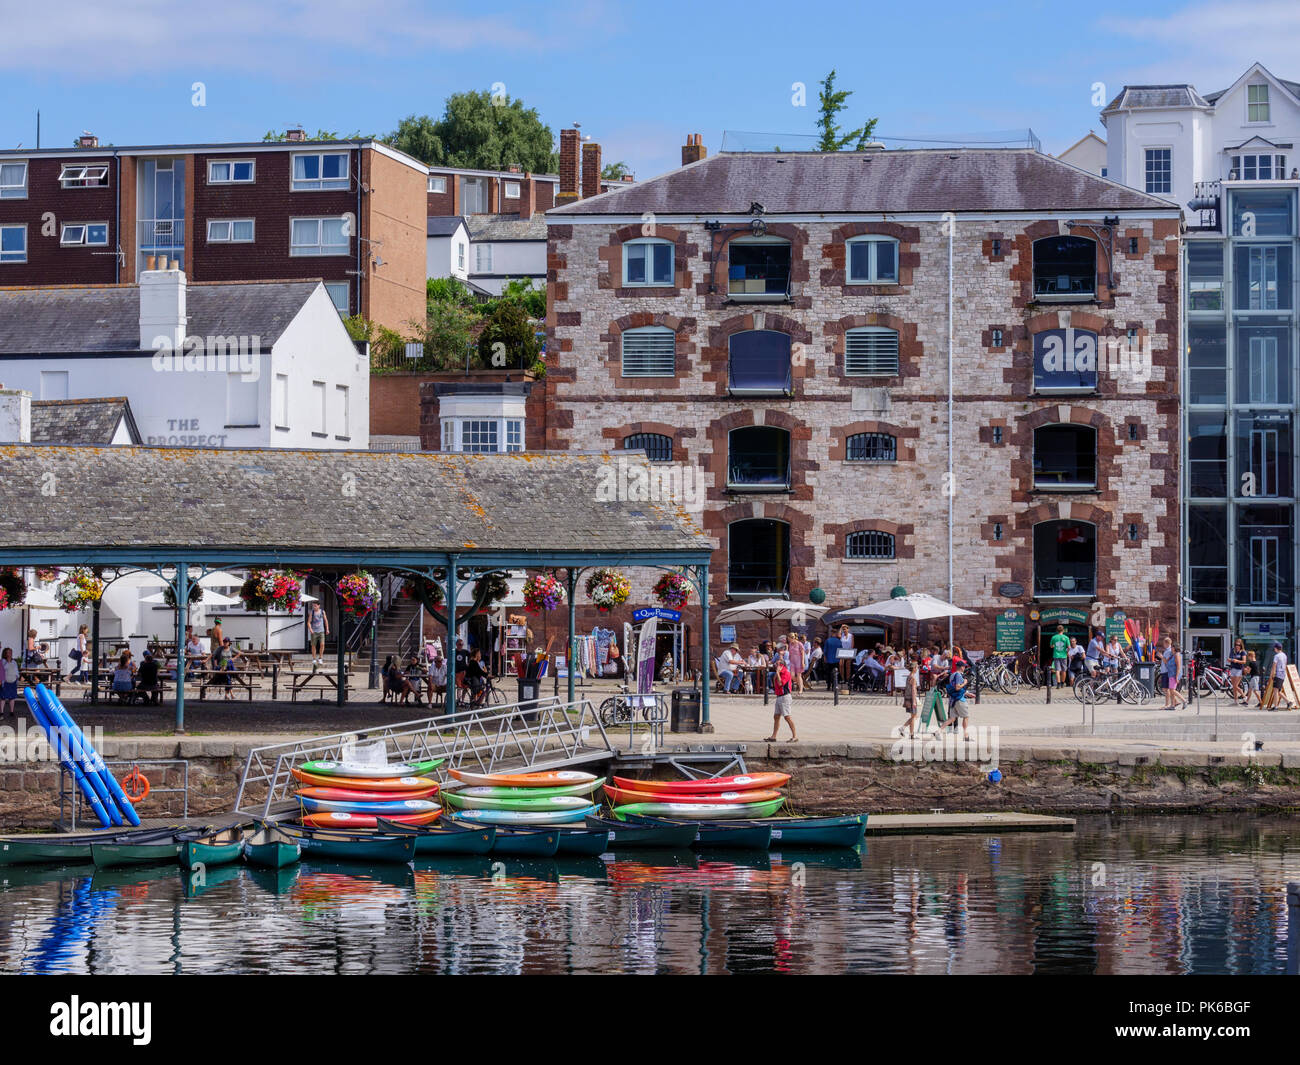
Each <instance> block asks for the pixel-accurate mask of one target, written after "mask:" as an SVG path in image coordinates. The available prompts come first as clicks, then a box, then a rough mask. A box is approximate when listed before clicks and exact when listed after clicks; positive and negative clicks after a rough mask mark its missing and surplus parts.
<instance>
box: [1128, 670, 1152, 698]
mask: <svg viewBox="0 0 1300 1065" xmlns="http://www.w3.org/2000/svg"><path fill="white" fill-rule="evenodd" d="M1133 676H1135V677H1136V678H1137V682H1138V683H1139V684H1141V685H1142V688H1143V690H1144V691H1145V692H1146V693H1147V697H1148V698H1150V697H1151V696H1153V695H1155V693H1156V664H1155V663H1154V662H1137V663H1134V665H1133Z"/></svg>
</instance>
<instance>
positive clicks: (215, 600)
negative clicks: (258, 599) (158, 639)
mask: <svg viewBox="0 0 1300 1065" xmlns="http://www.w3.org/2000/svg"><path fill="white" fill-rule="evenodd" d="M140 602H142V603H165V602H167V593H166V592H154V594H153V595H146V596H143V597H142V598H141V599H140ZM239 602H241V600H239V599H232V598H231V597H230V596H228V595H222V594H221V593H220V592H214V591H212V590H211V589H209V588H205V589H203V605H204V606H234V605H235V604H236V603H239ZM191 605H193V602H192V601H191Z"/></svg>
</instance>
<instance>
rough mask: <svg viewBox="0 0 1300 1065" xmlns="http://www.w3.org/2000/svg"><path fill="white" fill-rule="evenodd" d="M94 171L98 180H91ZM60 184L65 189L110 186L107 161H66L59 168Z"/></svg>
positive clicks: (104, 187)
mask: <svg viewBox="0 0 1300 1065" xmlns="http://www.w3.org/2000/svg"><path fill="white" fill-rule="evenodd" d="M92 172H93V173H94V176H95V178H97V179H98V180H95V181H93V182H92V181H91V175H92ZM59 186H60V187H61V188H65V189H106V188H108V164H107V163H64V164H63V165H62V166H61V167H60V168H59Z"/></svg>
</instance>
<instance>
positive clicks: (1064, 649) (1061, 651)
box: [1050, 625, 1070, 688]
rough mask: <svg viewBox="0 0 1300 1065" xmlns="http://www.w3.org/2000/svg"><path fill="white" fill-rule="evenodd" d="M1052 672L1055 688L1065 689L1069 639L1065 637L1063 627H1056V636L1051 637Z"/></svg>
mask: <svg viewBox="0 0 1300 1065" xmlns="http://www.w3.org/2000/svg"><path fill="white" fill-rule="evenodd" d="M1050 643H1051V647H1052V672H1053V673H1055V674H1056V686H1057V687H1058V688H1064V687H1065V675H1066V668H1067V665H1068V661H1069V657H1070V637H1068V636H1067V635H1065V626H1064V625H1057V626H1056V635H1055V636H1053V637H1052V639H1051V641H1050Z"/></svg>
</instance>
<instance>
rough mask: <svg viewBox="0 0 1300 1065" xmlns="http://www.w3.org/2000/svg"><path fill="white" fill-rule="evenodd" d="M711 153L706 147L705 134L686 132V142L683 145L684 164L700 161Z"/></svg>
mask: <svg viewBox="0 0 1300 1065" xmlns="http://www.w3.org/2000/svg"><path fill="white" fill-rule="evenodd" d="M708 154H709V151H708V149H707V148H705V147H704V136H703V135H702V134H699V133H688V134H686V143H685V144H683V145H682V166H686V165H688V164H689V163H698V162H699V161H700V160H701V159H703V158H704V157H705V156H706V155H708Z"/></svg>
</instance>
